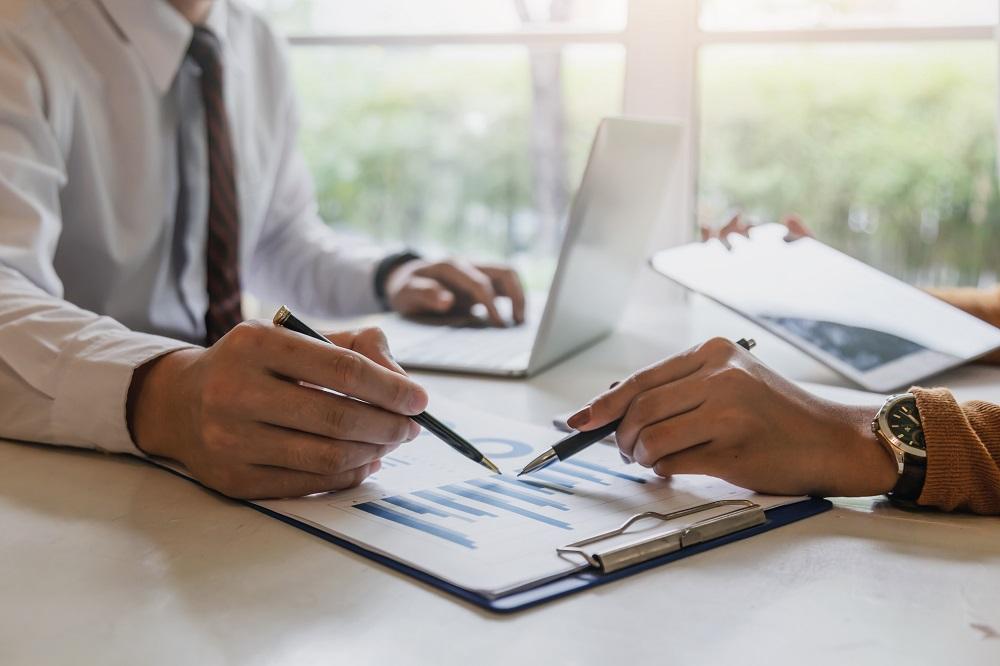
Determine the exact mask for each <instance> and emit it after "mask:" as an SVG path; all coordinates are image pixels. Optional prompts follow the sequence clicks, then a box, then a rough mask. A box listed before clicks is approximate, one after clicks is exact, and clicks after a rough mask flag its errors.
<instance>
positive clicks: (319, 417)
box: [248, 371, 420, 445]
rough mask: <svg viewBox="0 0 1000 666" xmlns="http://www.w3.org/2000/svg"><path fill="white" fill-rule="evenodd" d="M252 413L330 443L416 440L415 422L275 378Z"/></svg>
mask: <svg viewBox="0 0 1000 666" xmlns="http://www.w3.org/2000/svg"><path fill="white" fill-rule="evenodd" d="M387 372H388V371H387ZM264 393H265V395H266V398H265V399H262V400H260V399H258V400H257V401H256V402H258V404H256V405H253V406H252V407H250V406H248V407H250V409H249V412H250V413H253V414H256V415H257V418H258V420H259V421H260V422H263V423H269V424H271V425H275V426H280V427H282V428H287V429H290V430H297V431H299V432H303V433H311V434H313V435H319V436H321V437H325V438H328V439H336V440H345V441H353V442H366V443H369V444H382V445H389V444H400V443H402V442H406V441H410V440H412V439H415V438H416V437H417V436H418V435H419V434H420V426H418V425H417V424H416V422H414V421H413V420H412V419H410V418H408V417H406V416H403V415H401V414H396V413H393V412H390V411H386V410H384V409H380V408H379V407H376V406H375V405H369V404H366V403H363V402H359V401H358V400H352V399H351V398H347V397H342V396H339V395H334V394H331V393H328V392H324V391H319V390H316V389H314V388H309V387H307V386H300V385H298V384H294V383H292V382H286V381H282V380H280V379H277V378H274V379H273V380H271V381H268V382H267V387H266V390H265V391H264Z"/></svg>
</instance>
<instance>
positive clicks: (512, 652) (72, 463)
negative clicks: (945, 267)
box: [0, 301, 1000, 666]
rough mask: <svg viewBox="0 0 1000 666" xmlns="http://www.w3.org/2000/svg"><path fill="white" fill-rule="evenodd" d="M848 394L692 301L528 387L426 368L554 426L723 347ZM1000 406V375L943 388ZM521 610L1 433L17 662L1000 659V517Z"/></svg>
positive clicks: (764, 540) (679, 566) (761, 543)
mask: <svg viewBox="0 0 1000 666" xmlns="http://www.w3.org/2000/svg"><path fill="white" fill-rule="evenodd" d="M716 334H717V335H724V336H729V337H733V338H737V337H742V336H747V335H752V336H753V337H755V338H756V339H757V341H758V343H759V347H758V349H757V350H756V352H757V353H758V354H759V356H760V357H761V358H762V359H764V360H765V361H766V362H768V363H770V364H772V365H773V366H775V367H778V368H780V369H782V370H783V371H785V372H786V373H789V374H791V375H792V376H794V377H795V378H797V379H802V380H809V381H821V382H822V381H825V382H837V381H838V380H837V378H836V377H835V376H834V375H832V374H831V373H829V372H828V371H826V370H824V369H823V368H822V367H821V366H819V365H818V364H816V363H814V362H812V361H810V360H809V359H808V358H805V357H804V356H803V355H801V354H799V353H798V352H796V351H795V350H793V349H791V348H790V347H788V346H787V345H784V344H783V343H780V342H779V341H777V340H775V339H774V338H772V337H771V336H769V335H766V334H764V333H763V332H761V331H759V330H755V329H754V328H753V327H752V326H750V325H748V324H747V323H745V322H744V321H743V320H741V319H739V318H738V317H735V316H734V315H731V314H729V313H725V312H723V311H721V310H720V309H718V308H717V307H715V306H712V305H709V304H706V303H703V302H700V301H695V303H694V307H693V308H686V307H682V306H679V305H673V306H663V307H657V308H651V307H646V308H633V310H632V311H631V312H630V315H629V317H628V318H627V320H626V323H625V324H623V326H622V329H621V330H620V331H619V332H618V333H617V334H616V335H615V336H613V337H612V338H610V339H608V340H606V341H604V342H603V343H601V344H600V345H598V346H597V347H594V348H592V349H590V350H588V351H587V352H585V353H583V354H582V355H580V356H578V357H576V358H574V359H572V360H571V361H569V362H567V363H565V364H563V365H561V366H558V367H556V368H553V369H552V370H550V371H548V372H546V373H543V374H542V375H540V376H538V377H535V378H533V379H531V380H528V381H513V380H484V379H471V378H463V377H454V376H444V375H423V376H422V379H423V380H425V382H426V384H427V385H428V386H429V387H430V389H431V390H432V391H440V392H444V393H448V394H450V395H451V396H452V397H455V398H457V399H459V400H464V401H467V402H468V403H470V404H472V405H475V406H476V407H479V408H482V409H487V410H493V411H495V412H500V413H504V414H509V415H512V416H514V417H517V418H521V419H524V420H528V421H533V422H536V423H539V424H545V423H548V422H549V421H550V419H551V417H552V416H553V414H555V413H558V412H563V411H566V410H568V409H570V408H572V407H575V406H577V405H578V404H579V403H581V401H583V400H584V399H585V398H588V397H589V396H590V395H591V394H593V393H594V392H595V391H597V390H599V389H600V388H601V387H602V386H606V385H607V384H608V383H609V382H611V381H612V380H613V379H615V378H618V377H621V376H622V375H623V374H626V373H627V371H629V370H630V369H633V368H635V367H638V366H640V365H643V364H646V363H648V362H651V361H653V360H655V359H657V358H658V357H660V356H663V355H666V354H669V353H671V352H674V351H678V350H680V349H681V348H683V347H686V346H688V345H689V344H691V343H693V342H695V341H697V340H698V339H700V338H704V337H707V336H709V335H716ZM940 383H942V384H948V385H951V386H954V387H957V388H958V389H959V391H958V392H959V394H960V396H961V397H962V398H967V397H973V396H975V397H982V398H987V399H993V400H997V401H1000V370H997V369H988V368H981V367H977V368H966V369H962V370H959V371H957V372H954V373H951V374H950V375H948V376H945V377H943V378H941V380H940ZM836 505H837V506H836V508H835V509H834V510H832V511H830V512H827V513H825V514H823V515H821V516H818V517H815V518H813V519H810V520H805V521H802V522H799V523H796V524H793V525H790V526H787V527H784V528H781V529H780V530H776V531H773V532H769V533H767V534H764V535H761V536H758V537H754V538H752V539H748V540H745V541H741V542H738V543H736V544H733V545H730V546H727V547H725V548H719V549H716V550H713V551H710V552H707V553H704V554H701V555H698V556H697V557H693V558H688V559H685V560H682V561H679V562H677V563H674V564H672V565H670V566H667V567H662V568H659V569H656V570H652V571H649V572H646V573H644V574H641V575H638V576H633V577H631V578H628V579H626V580H623V581H619V582H617V583H613V584H610V585H607V586H604V587H601V588H598V589H595V590H591V591H588V592H584V593H581V594H577V595H574V596H571V597H569V598H566V599H563V600H560V601H556V602H554V603H550V604H548V605H545V606H542V607H540V608H536V609H534V610H529V611H526V612H523V613H519V614H515V615H511V616H497V615H492V614H489V613H486V612H484V611H481V610H478V609H477V608H475V607H473V606H470V605H467V604H465V603H463V602H460V601H456V600H455V599H453V598H452V597H450V596H448V595H446V594H444V593H441V592H437V591H435V590H434V589H432V588H430V587H427V586H425V585H423V584H420V583H417V582H415V581H413V580H411V579H409V578H407V577H406V576H403V575H401V574H398V573H395V572H393V571H390V570H387V569H385V568H382V567H380V566H378V565H375V564H373V563H370V562H369V561H368V560H365V559H364V558H361V557H359V556H356V555H353V554H351V553H349V552H346V551H344V550H341V549H339V548H337V547H336V546H333V545H331V544H328V543H326V542H324V541H322V540H320V539H317V538H315V537H312V536H310V535H308V534H306V533H304V532H301V531H299V530H296V529H294V528H291V527H289V526H287V525H284V524H282V523H280V522H278V521H276V520H273V519H271V518H268V517H266V516H264V515H262V514H259V513H257V512H255V511H253V510H251V509H248V508H246V507H244V506H241V505H239V504H238V503H236V502H232V501H229V500H226V499H224V498H222V497H219V496H217V495H215V494H213V493H210V492H208V491H205V490H202V489H200V488H198V487H196V486H194V485H193V484H191V483H188V482H186V481H184V480H181V479H179V478H175V477H174V476H172V475H170V474H167V473H165V472H162V471H160V470H158V469H154V468H152V467H150V466H148V465H146V464H144V463H142V462H139V461H137V460H133V459H130V458H127V457H119V456H105V455H101V454H95V453H89V452H83V451H76V450H69V449H57V448H53V447H46V446H35V445H26V444H15V443H7V442H0V526H2V532H0V664H4V665H8V664H32V665H36V664H49V663H63V664H89V663H100V664H178V663H187V664H312V663H316V664H325V663H330V664H368V663H381V664H393V665H396V664H411V663H428V664H435V665H447V664H468V663H475V664H505V665H508V666H509V665H511V664H522V663H523V664H629V663H636V664H640V663H643V664H645V663H657V664H667V663H683V664H724V663H736V664H739V663H751V664H758V663H759V664H763V663H767V664H779V665H780V664H786V663H787V664H800V663H804V662H807V663H812V664H844V663H852V664H890V663H891V664H942V663H953V664H962V665H963V666H964V665H967V664H998V663H1000V521H998V520H997V519H994V518H980V517H973V516H961V515H955V516H949V515H942V514H936V513H921V514H910V513H906V512H903V511H900V510H898V509H895V508H893V507H891V506H889V505H887V504H886V503H885V502H884V501H880V500H878V499H861V500H838V501H837V502H836Z"/></svg>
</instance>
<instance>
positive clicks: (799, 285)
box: [653, 224, 1000, 390]
mask: <svg viewBox="0 0 1000 666" xmlns="http://www.w3.org/2000/svg"><path fill="white" fill-rule="evenodd" d="M785 233H786V230H785V228H784V227H782V226H781V225H777V224H772V225H765V226H762V227H757V228H755V229H754V230H753V231H752V232H751V237H750V238H749V239H747V238H744V237H740V236H735V235H734V236H731V237H730V238H729V243H730V245H731V247H730V248H729V249H727V248H726V247H725V246H724V245H723V244H722V243H721V242H720V241H717V240H713V241H709V242H707V243H695V244H691V245H685V246H683V247H678V248H674V249H671V250H666V251H664V252H661V253H659V254H657V255H656V257H654V259H653V265H654V267H655V268H656V270H658V271H659V272H661V273H663V274H664V275H666V276H667V277H669V278H671V279H673V280H675V281H676V282H679V283H680V284H682V285H684V286H686V287H688V288H690V289H692V290H694V291H697V292H700V293H702V294H704V295H706V296H708V297H709V298H711V299H713V300H716V301H718V302H720V303H722V304H723V305H726V306H728V307H730V308H732V309H734V310H736V311H737V312H739V313H741V314H743V315H745V316H747V317H749V318H751V319H753V320H754V321H756V322H757V323H759V324H761V325H762V326H764V327H765V328H768V329H769V330H771V331H773V332H775V333H777V334H778V335H780V336H782V337H784V338H785V339H787V340H789V341H791V342H793V343H795V344H796V345H797V346H799V347H800V348H802V349H804V350H805V351H807V352H809V353H810V354H812V355H813V356H815V357H816V358H818V359H819V360H821V361H824V362H825V363H827V364H828V365H830V366H831V367H833V368H834V369H835V370H837V371H839V372H841V373H843V374H845V375H847V376H848V377H850V378H851V379H854V380H856V381H858V382H859V383H861V384H862V385H865V386H868V387H870V388H874V387H877V388H876V390H885V389H887V388H892V387H899V386H904V385H905V384H906V382H910V381H916V380H918V379H921V378H923V377H926V376H928V375H930V374H933V373H934V372H939V371H940V370H943V369H945V368H947V367H953V366H955V365H958V364H960V363H962V362H964V361H966V360H968V359H972V358H975V357H977V356H981V355H983V354H985V353H987V352H989V351H992V350H993V349H996V348H997V347H1000V329H998V328H996V327H994V326H991V325H989V324H987V323H985V322H982V321H980V320H978V319H976V318H974V317H972V316H970V315H967V314H966V313H964V312H962V311H960V310H958V309H957V308H954V307H952V306H950V305H948V304H946V303H944V302H943V301H940V300H938V299H937V298H934V297H933V296H930V295H929V294H926V293H925V292H923V291H921V290H919V289H915V288H913V287H911V286H909V285H907V284H905V283H903V282H900V281H899V280H896V279H895V278H893V277H891V276H889V275H886V274H885V273H882V272H880V271H878V270H876V269H874V268H871V267H870V266H867V265H866V264H863V263H861V262H859V261H857V260H855V259H852V258H851V257H849V256H847V255H845V254H843V253H841V252H838V251H837V250H834V249H833V248H831V247H829V246H827V245H824V244H822V243H820V242H818V241H816V240H813V239H810V238H803V239H800V240H796V241H793V242H786V241H785V240H784V235H785Z"/></svg>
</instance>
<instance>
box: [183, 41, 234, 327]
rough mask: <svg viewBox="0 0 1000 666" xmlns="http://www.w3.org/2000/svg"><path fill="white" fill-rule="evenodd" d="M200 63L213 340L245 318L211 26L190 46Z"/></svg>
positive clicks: (228, 147)
mask: <svg viewBox="0 0 1000 666" xmlns="http://www.w3.org/2000/svg"><path fill="white" fill-rule="evenodd" d="M188 52H189V53H190V54H191V57H192V58H193V59H194V61H195V62H196V63H198V66H199V67H200V68H201V98H202V104H203V105H204V107H205V128H206V133H205V134H206V137H207V140H208V142H207V143H208V183H209V187H208V189H209V197H208V243H207V247H206V256H205V260H206V274H207V280H206V282H207V284H206V286H207V287H208V310H207V311H206V312H205V344H206V345H212V344H213V343H215V341H216V340H218V339H219V338H221V337H222V336H223V335H225V334H226V333H227V332H228V331H229V329H231V328H232V327H233V326H236V324H238V323H240V322H241V321H243V310H242V306H241V300H242V297H241V292H240V256H239V249H240V216H239V205H238V202H237V198H236V171H235V166H234V162H233V144H232V141H231V139H230V135H229V119H228V117H227V116H226V104H225V101H224V100H225V97H224V96H223V78H222V58H221V56H220V45H219V41H218V40H217V39H216V38H215V35H213V34H212V33H211V32H210V31H209V30H206V29H205V28H195V31H194V37H193V38H192V40H191V47H190V49H189V51H188Z"/></svg>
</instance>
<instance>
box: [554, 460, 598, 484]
mask: <svg viewBox="0 0 1000 666" xmlns="http://www.w3.org/2000/svg"><path fill="white" fill-rule="evenodd" d="M549 469H550V470H552V471H553V472H557V473H558V474H565V475H566V476H575V477H576V478H578V479H583V480H584V481H591V482H593V483H599V484H601V485H602V486H610V485H611V484H610V483H608V482H607V481H605V480H604V479H602V478H600V477H599V476H594V475H593V474H587V473H586V472H580V471H578V470H575V469H566V467H565V463H558V464H556V465H553V466H552V467H549Z"/></svg>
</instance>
